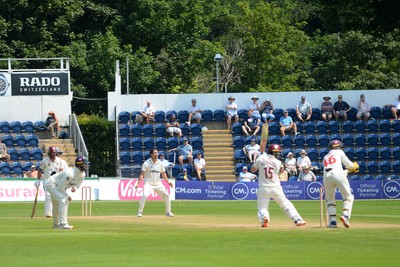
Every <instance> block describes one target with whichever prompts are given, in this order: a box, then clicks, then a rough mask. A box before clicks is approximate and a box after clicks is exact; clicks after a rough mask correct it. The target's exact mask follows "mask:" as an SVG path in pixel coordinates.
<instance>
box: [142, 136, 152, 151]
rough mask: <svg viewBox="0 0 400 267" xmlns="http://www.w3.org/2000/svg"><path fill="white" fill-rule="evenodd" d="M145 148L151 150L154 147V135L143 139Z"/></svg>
mask: <svg viewBox="0 0 400 267" xmlns="http://www.w3.org/2000/svg"><path fill="white" fill-rule="evenodd" d="M143 146H144V149H146V150H150V149H153V148H154V138H153V137H145V138H144V139H143Z"/></svg>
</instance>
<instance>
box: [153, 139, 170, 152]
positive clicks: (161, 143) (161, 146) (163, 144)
mask: <svg viewBox="0 0 400 267" xmlns="http://www.w3.org/2000/svg"><path fill="white" fill-rule="evenodd" d="M155 146H156V147H157V149H158V150H166V149H167V138H165V137H157V138H156V139H155Z"/></svg>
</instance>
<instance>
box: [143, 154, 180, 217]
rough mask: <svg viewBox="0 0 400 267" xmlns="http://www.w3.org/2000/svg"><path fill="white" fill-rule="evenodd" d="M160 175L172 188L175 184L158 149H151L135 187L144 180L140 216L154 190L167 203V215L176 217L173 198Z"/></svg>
mask: <svg viewBox="0 0 400 267" xmlns="http://www.w3.org/2000/svg"><path fill="white" fill-rule="evenodd" d="M160 175H162V177H163V179H164V180H165V181H166V182H167V183H168V184H169V186H170V187H171V188H172V187H173V184H172V183H171V182H170V181H169V180H168V177H167V174H166V172H165V167H164V165H163V164H162V163H161V162H160V161H159V160H158V150H157V149H151V150H150V158H149V159H148V160H146V161H145V162H144V163H143V165H142V171H141V172H140V175H139V180H138V181H137V183H136V186H135V189H137V188H138V187H139V185H140V182H141V181H142V180H144V185H143V196H142V198H141V199H140V202H139V210H138V213H137V216H138V217H142V216H143V209H144V205H145V204H146V199H147V198H148V197H149V195H150V193H151V192H152V191H155V192H156V193H157V194H158V195H159V196H160V197H161V198H162V199H163V200H164V203H165V215H166V216H168V217H174V216H175V215H174V214H173V213H172V212H171V200H170V198H169V193H168V191H167V190H166V189H165V187H164V185H163V184H162V182H161V179H160Z"/></svg>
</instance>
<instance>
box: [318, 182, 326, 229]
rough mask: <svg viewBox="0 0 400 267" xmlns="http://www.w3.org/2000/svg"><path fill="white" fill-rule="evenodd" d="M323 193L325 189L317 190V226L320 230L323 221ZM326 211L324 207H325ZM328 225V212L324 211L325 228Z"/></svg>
mask: <svg viewBox="0 0 400 267" xmlns="http://www.w3.org/2000/svg"><path fill="white" fill-rule="evenodd" d="M324 191H325V187H321V188H320V189H319V215H320V217H319V224H320V227H321V228H322V226H323V221H324ZM325 210H326V207H325ZM326 225H328V211H327V210H326V212H325V226H326Z"/></svg>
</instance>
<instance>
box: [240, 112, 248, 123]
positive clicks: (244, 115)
mask: <svg viewBox="0 0 400 267" xmlns="http://www.w3.org/2000/svg"><path fill="white" fill-rule="evenodd" d="M247 113H248V111H247V109H239V110H238V116H239V119H240V120H243V121H245V120H247V118H248V117H247Z"/></svg>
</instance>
